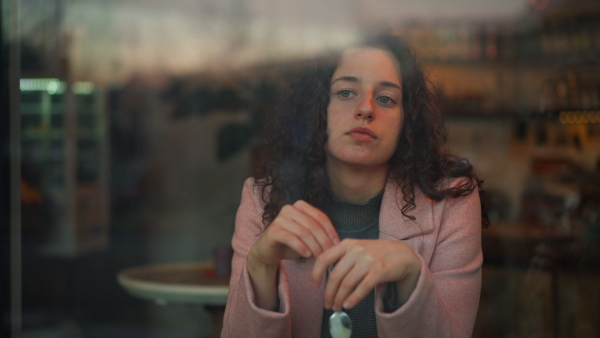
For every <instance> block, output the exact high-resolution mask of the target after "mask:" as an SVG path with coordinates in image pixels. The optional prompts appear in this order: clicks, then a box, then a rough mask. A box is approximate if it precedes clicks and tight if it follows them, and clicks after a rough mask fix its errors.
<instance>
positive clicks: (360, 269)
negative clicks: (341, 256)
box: [328, 262, 369, 311]
mask: <svg viewBox="0 0 600 338" xmlns="http://www.w3.org/2000/svg"><path fill="white" fill-rule="evenodd" d="M368 273H369V266H368V265H367V264H361V263H359V262H356V263H355V264H354V265H353V266H352V268H351V269H350V270H349V271H348V272H346V273H345V275H344V277H343V279H341V280H340V281H339V282H338V283H337V284H338V287H337V288H336V289H334V290H333V291H334V294H333V299H332V308H333V310H334V311H341V310H342V305H343V304H344V301H345V300H346V298H348V296H349V295H350V294H351V293H352V292H353V291H354V289H356V287H357V285H358V284H359V283H360V282H361V281H362V280H363V278H365V276H366V275H367V274H368ZM328 284H329V280H328Z"/></svg>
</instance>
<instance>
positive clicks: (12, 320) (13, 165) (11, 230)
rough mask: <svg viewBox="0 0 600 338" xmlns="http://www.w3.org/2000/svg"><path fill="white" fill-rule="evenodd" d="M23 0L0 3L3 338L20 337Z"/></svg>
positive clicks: (0, 292) (0, 330) (0, 288)
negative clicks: (20, 14) (20, 11)
mask: <svg viewBox="0 0 600 338" xmlns="http://www.w3.org/2000/svg"><path fill="white" fill-rule="evenodd" d="M18 5H19V0H0V311H1V317H0V318H1V326H0V337H18V336H19V335H20V322H21V321H20V313H21V307H20V299H21V297H20V296H21V273H20V270H21V263H20V257H21V250H20V218H21V214H20V211H21V203H20V190H21V189H20V179H21V178H20V157H19V144H20V133H19V132H20V127H19V120H20V117H19V101H20V100H19V73H20V63H19V39H18V27H19V26H18V22H19V21H18Z"/></svg>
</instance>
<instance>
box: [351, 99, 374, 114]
mask: <svg viewBox="0 0 600 338" xmlns="http://www.w3.org/2000/svg"><path fill="white" fill-rule="evenodd" d="M355 117H356V118H357V119H360V120H372V119H373V96H371V95H365V97H364V98H363V99H362V101H361V102H360V104H359V106H358V107H357V109H356V114H355Z"/></svg>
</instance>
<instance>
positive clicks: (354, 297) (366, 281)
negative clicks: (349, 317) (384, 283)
mask: <svg viewBox="0 0 600 338" xmlns="http://www.w3.org/2000/svg"><path fill="white" fill-rule="evenodd" d="M378 280H379V278H378V276H377V274H376V273H374V272H370V273H368V274H367V275H366V276H365V277H364V278H363V279H362V280H361V281H360V283H358V285H357V286H356V287H355V288H354V291H353V292H352V293H351V294H350V296H348V297H347V298H346V300H344V301H343V302H342V307H343V308H344V309H348V310H349V309H352V308H353V307H354V306H356V304H358V303H359V302H360V301H361V300H363V299H364V298H365V297H366V296H367V295H368V294H369V292H371V291H372V290H373V289H374V288H375V286H377V284H378Z"/></svg>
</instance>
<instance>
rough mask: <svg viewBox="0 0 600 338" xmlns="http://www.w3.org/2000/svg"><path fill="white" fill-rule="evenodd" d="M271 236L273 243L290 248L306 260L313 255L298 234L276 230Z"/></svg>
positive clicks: (281, 229) (280, 229)
mask: <svg viewBox="0 0 600 338" xmlns="http://www.w3.org/2000/svg"><path fill="white" fill-rule="evenodd" d="M270 236H271V238H272V241H274V242H276V243H279V244H282V245H284V246H287V247H289V248H290V249H292V250H294V251H295V252H296V253H298V254H299V255H301V256H303V257H305V258H308V257H310V256H311V254H312V253H311V250H310V248H309V247H308V246H307V245H306V243H305V242H304V241H302V240H300V238H298V236H297V235H296V234H294V233H292V232H289V231H287V230H286V229H284V228H281V227H279V228H276V229H275V228H274V229H273V230H272V231H271V232H270Z"/></svg>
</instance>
